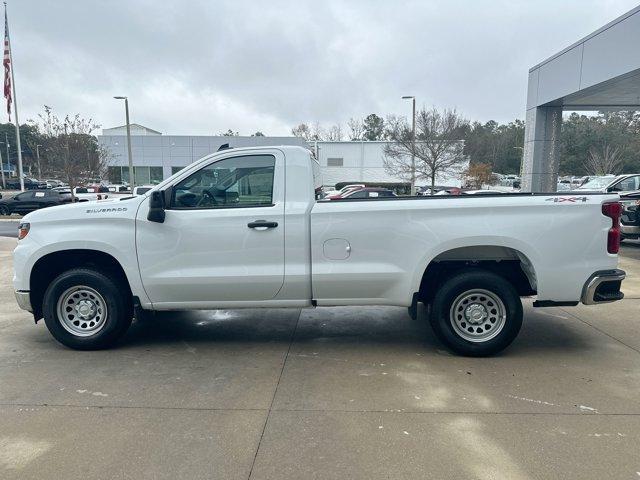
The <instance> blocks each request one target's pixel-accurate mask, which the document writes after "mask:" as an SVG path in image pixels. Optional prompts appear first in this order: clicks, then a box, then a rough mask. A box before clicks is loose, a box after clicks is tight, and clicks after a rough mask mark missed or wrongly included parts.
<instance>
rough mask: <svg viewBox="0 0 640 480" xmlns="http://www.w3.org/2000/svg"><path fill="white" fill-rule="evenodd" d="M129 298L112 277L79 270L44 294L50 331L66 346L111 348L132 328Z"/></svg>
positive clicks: (86, 348) (58, 280)
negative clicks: (130, 326)
mask: <svg viewBox="0 0 640 480" xmlns="http://www.w3.org/2000/svg"><path fill="white" fill-rule="evenodd" d="M128 297H129V295H128V294H127V292H125V291H123V289H122V288H121V287H120V286H119V285H118V283H116V282H115V281H114V280H113V279H111V278H110V277H108V276H106V275H104V274H102V273H101V272H98V271H96V270H93V269H89V268H77V269H73V270H69V271H67V272H64V273H63V274H61V275H59V276H58V277H56V278H55V279H54V280H53V281H52V282H51V284H50V285H49V287H48V288H47V291H46V292H45V294H44V299H43V313H44V320H45V323H46V325H47V328H48V329H49V331H50V332H51V334H52V335H53V336H54V338H55V339H56V340H58V341H59V342H60V343H62V344H63V345H66V346H67V347H70V348H75V349H78V350H95V349H101V348H107V347H109V346H111V345H112V344H113V343H114V342H116V340H118V338H120V337H121V336H122V335H123V334H124V333H125V332H126V331H127V329H128V328H129V325H131V318H132V312H131V305H130V303H131V302H130V299H129V298H128Z"/></svg>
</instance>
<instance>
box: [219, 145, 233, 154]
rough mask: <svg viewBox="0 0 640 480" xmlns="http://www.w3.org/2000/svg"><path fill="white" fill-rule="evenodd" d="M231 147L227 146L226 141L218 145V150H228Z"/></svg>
mask: <svg viewBox="0 0 640 480" xmlns="http://www.w3.org/2000/svg"><path fill="white" fill-rule="evenodd" d="M230 148H231V147H230V146H229V144H228V143H223V144H222V145H220V146H219V147H218V151H219V152H221V151H222V150H229V149H230Z"/></svg>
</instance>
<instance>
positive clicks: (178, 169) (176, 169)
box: [171, 167, 184, 175]
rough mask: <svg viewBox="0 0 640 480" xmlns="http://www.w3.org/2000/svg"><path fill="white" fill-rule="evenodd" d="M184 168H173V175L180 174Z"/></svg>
mask: <svg viewBox="0 0 640 480" xmlns="http://www.w3.org/2000/svg"><path fill="white" fill-rule="evenodd" d="M183 168H184V167H171V175H175V174H176V173H178V172H179V171H180V170H182V169H183Z"/></svg>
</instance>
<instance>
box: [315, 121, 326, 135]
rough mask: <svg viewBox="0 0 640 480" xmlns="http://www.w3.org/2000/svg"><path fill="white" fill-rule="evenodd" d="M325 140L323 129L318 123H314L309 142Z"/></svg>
mask: <svg viewBox="0 0 640 480" xmlns="http://www.w3.org/2000/svg"><path fill="white" fill-rule="evenodd" d="M326 138H327V132H326V131H325V129H324V128H322V125H320V122H318V121H316V122H314V124H313V132H312V133H311V140H326Z"/></svg>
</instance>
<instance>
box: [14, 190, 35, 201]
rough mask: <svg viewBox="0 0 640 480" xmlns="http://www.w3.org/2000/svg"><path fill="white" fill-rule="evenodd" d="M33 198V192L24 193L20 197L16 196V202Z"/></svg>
mask: <svg viewBox="0 0 640 480" xmlns="http://www.w3.org/2000/svg"><path fill="white" fill-rule="evenodd" d="M31 198H33V192H24V193H21V194H20V195H16V200H20V201H21V202H22V201H24V200H29V199H31Z"/></svg>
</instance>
